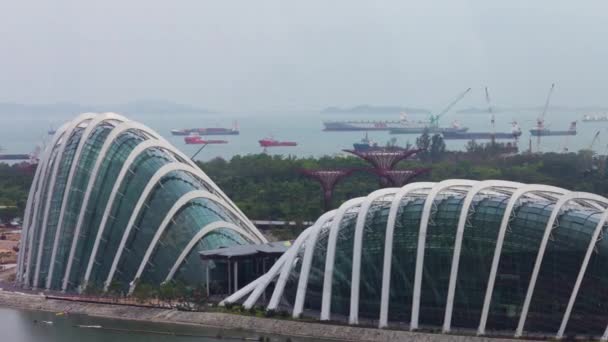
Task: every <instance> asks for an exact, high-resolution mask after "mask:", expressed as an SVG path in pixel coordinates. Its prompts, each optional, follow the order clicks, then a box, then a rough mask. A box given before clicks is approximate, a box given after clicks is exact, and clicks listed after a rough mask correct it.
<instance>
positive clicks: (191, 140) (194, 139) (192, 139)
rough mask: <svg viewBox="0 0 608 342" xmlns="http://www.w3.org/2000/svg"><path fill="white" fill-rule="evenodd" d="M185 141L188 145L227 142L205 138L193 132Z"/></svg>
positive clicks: (225, 141) (225, 142)
mask: <svg viewBox="0 0 608 342" xmlns="http://www.w3.org/2000/svg"><path fill="white" fill-rule="evenodd" d="M184 142H185V143H186V144H188V145H214V144H227V143H228V141H227V140H217V139H203V138H202V137H201V136H200V135H198V134H191V135H188V136H187V137H185V138H184Z"/></svg>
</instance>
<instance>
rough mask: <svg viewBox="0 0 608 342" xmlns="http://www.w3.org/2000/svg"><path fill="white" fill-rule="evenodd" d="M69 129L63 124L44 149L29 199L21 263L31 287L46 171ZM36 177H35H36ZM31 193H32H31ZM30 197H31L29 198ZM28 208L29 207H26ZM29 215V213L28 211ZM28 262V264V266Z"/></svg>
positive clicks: (24, 280)
mask: <svg viewBox="0 0 608 342" xmlns="http://www.w3.org/2000/svg"><path fill="white" fill-rule="evenodd" d="M68 127H69V124H67V123H66V124H63V125H62V126H61V127H59V129H57V131H55V135H53V138H52V139H51V142H50V144H49V145H47V146H46V148H45V149H44V151H43V153H42V156H41V159H40V161H39V163H38V167H37V168H36V175H37V176H38V178H37V179H36V178H34V182H33V183H32V186H33V187H34V186H35V187H36V188H35V189H36V190H35V192H34V195H33V196H32V197H33V198H28V205H29V207H30V211H31V219H30V220H29V221H28V222H27V224H25V223H26V222H24V228H25V229H26V230H27V236H26V238H27V239H22V241H23V243H22V246H21V249H20V250H23V254H22V259H23V258H24V257H25V255H26V253H25V249H26V246H25V245H26V244H27V260H23V261H22V262H21V264H22V266H21V267H22V271H21V278H22V281H23V282H24V283H25V284H27V285H29V279H30V274H31V265H32V249H33V246H32V245H33V242H34V236H35V234H36V229H35V227H36V222H37V219H38V211H39V210H38V209H39V203H40V196H41V194H42V192H43V191H44V184H45V180H46V170H47V169H48V165H49V159H50V156H51V155H52V152H53V150H54V149H55V146H56V145H57V142H58V141H59V139H60V138H61V137H62V136H63V135H64V133H65V130H66V129H67V128H68ZM36 175H35V176H36ZM30 193H31V191H30ZM28 197H29V196H28ZM26 206H27V205H26ZM26 213H27V211H26ZM29 216H30V215H26V217H29ZM26 262H27V264H26Z"/></svg>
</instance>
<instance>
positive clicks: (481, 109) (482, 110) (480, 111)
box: [455, 105, 608, 114]
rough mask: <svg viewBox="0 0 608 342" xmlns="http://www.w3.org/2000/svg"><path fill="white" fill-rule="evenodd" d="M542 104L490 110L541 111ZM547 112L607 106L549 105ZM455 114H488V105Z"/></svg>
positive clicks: (505, 111) (581, 110)
mask: <svg viewBox="0 0 608 342" xmlns="http://www.w3.org/2000/svg"><path fill="white" fill-rule="evenodd" d="M542 111H543V107H542V106H527V107H526V106H522V107H492V112H494V113H495V114H500V113H512V112H538V113H540V112H542ZM547 111H549V112H574V113H578V112H607V111H608V107H605V106H559V105H556V106H549V107H548V108H547ZM455 113H457V114H488V107H468V108H463V109H458V110H456V111H455Z"/></svg>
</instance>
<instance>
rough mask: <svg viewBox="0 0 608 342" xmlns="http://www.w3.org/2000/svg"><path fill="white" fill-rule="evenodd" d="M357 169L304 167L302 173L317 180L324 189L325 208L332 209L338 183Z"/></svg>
mask: <svg viewBox="0 0 608 342" xmlns="http://www.w3.org/2000/svg"><path fill="white" fill-rule="evenodd" d="M356 170H357V169H354V168H352V169H336V170H309V169H302V170H300V173H301V174H303V175H304V176H306V177H310V178H312V179H315V180H317V181H318V182H319V183H320V184H321V188H322V189H323V207H324V208H325V210H330V209H331V199H332V197H333V194H334V188H335V187H336V184H338V182H339V181H340V180H342V179H343V178H345V177H347V176H349V175H350V174H352V173H353V172H355V171H356Z"/></svg>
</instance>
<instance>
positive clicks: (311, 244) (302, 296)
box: [262, 210, 336, 318]
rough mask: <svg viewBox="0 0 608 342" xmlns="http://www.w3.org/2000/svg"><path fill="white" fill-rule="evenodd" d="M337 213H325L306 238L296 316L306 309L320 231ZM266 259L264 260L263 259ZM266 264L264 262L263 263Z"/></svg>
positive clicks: (294, 306)
mask: <svg viewBox="0 0 608 342" xmlns="http://www.w3.org/2000/svg"><path fill="white" fill-rule="evenodd" d="M335 213H336V210H332V211H328V212H326V213H325V214H323V215H322V216H321V217H320V218H319V219H318V220H317V222H316V223H315V224H314V225H313V226H312V227H311V229H312V233H310V237H309V238H308V240H306V250H305V251H304V259H303V260H302V270H301V271H300V278H299V279H298V290H297V292H296V299H295V303H294V305H293V312H292V316H293V317H294V318H298V317H300V315H301V314H302V311H303V310H304V302H305V301H306V288H307V287H308V276H309V274H310V268H311V265H312V258H313V255H314V250H315V245H316V244H317V239H318V238H319V233H321V230H322V229H323V227H325V225H326V224H327V222H328V221H330V220H331V219H332V218H333V217H334V215H335ZM262 261H264V260H262ZM262 266H264V264H262Z"/></svg>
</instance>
